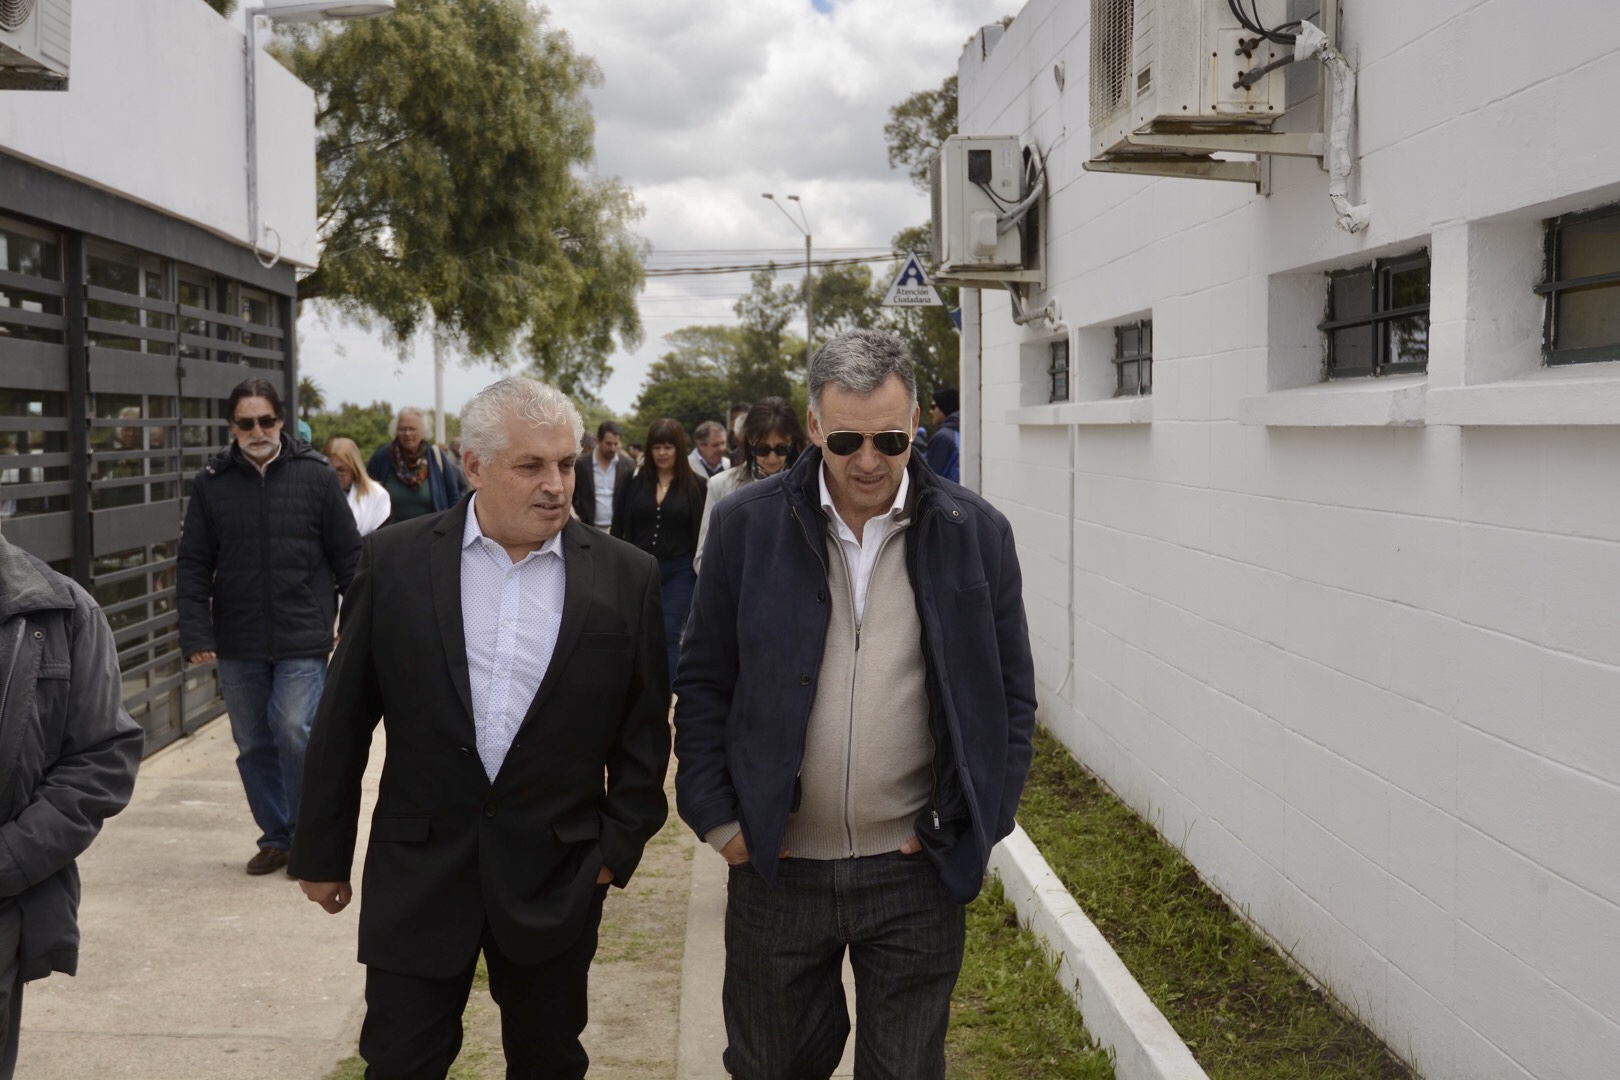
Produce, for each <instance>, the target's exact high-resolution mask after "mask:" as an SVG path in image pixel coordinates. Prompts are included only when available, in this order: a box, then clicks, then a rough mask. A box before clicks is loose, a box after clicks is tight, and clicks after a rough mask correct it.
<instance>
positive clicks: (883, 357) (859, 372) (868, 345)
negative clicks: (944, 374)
mask: <svg viewBox="0 0 1620 1080" xmlns="http://www.w3.org/2000/svg"><path fill="white" fill-rule="evenodd" d="M890 375H898V376H899V377H900V381H901V382H902V383H904V384H905V387H906V396H907V397H909V398H910V399H911V404H912V406H915V405H916V404H917V371H916V368H915V367H914V366H913V365H912V362H911V350H910V349H908V348H907V347H906V343H905V342H904V341H902V340H900V338H899V337H898V336H896V335H894V334H890V333H887V332H886V331H883V330H851V331H849V332H848V333H844V334H839V335H838V336H837V337H835V338H833V339H832V340H831V341H829V342H827V344H825V345H823V346H822V347H821V348H819V349H817V350H816V355H815V356H814V357H813V358H812V359H811V361H810V408H811V409H813V410H815V414H816V416H817V417H818V418H819V417H820V416H821V391H822V388H823V387H825V386H826V385H827V384H828V383H831V384H832V385H834V386H836V387H838V388H839V389H840V390H847V391H849V392H850V393H854V394H870V393H871V392H872V391H874V390H876V389H877V388H878V387H879V386H882V385H883V383H884V382H886V381H887V380H888V378H889V376H890Z"/></svg>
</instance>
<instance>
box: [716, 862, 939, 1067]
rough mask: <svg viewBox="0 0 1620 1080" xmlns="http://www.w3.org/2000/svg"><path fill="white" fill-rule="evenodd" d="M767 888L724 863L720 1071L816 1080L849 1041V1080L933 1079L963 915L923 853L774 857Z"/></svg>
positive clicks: (748, 871)
mask: <svg viewBox="0 0 1620 1080" xmlns="http://www.w3.org/2000/svg"><path fill="white" fill-rule="evenodd" d="M778 865H779V867H780V869H779V877H778V879H777V884H776V887H775V888H772V887H770V886H767V885H766V884H765V881H764V879H763V878H761V877H760V876H759V873H758V872H757V871H755V870H754V868H753V867H752V866H749V865H746V864H745V865H743V866H734V867H732V868H731V878H730V881H729V883H728V885H727V895H726V981H725V991H724V996H723V1004H724V1007H725V1016H726V1038H727V1040H728V1042H729V1043H730V1045H729V1046H727V1047H726V1053H725V1065H726V1069H727V1070H728V1071H729V1072H730V1073H731V1075H732V1076H734V1077H739V1078H742V1080H800V1078H803V1080H810V1078H812V1077H813V1078H815V1080H825V1078H826V1077H828V1076H831V1075H832V1071H833V1070H834V1069H835V1068H837V1067H838V1060H839V1058H840V1057H842V1056H843V1053H844V1042H845V1040H847V1039H848V1038H849V1010H848V1008H847V1006H846V1004H845V1002H844V986H843V980H842V969H843V961H844V950H845V949H846V948H847V949H848V950H849V959H850V966H851V967H852V968H854V971H855V1017H856V1024H855V1029H856V1030H855V1076H856V1077H857V1078H859V1080H884V1078H889V1077H894V1078H897V1080H899V1078H904V1080H928V1078H940V1077H943V1076H944V1075H945V1028H946V1026H947V1024H948V1023H949V1020H950V1013H951V991H952V990H953V989H954V988H955V986H956V976H957V973H958V972H959V971H960V970H961V967H962V943H963V937H964V933H965V923H964V909H963V908H962V905H960V904H958V903H956V902H955V901H953V900H952V899H951V898H950V897H949V896H947V895H946V894H945V890H944V888H943V887H942V886H941V885H940V883H939V875H938V874H937V873H936V872H935V870H934V868H933V865H932V864H930V863H929V861H928V858H927V856H925V855H901V854H900V853H899V852H893V853H891V854H888V855H874V856H870V857H868V858H863V859H834V860H826V861H822V860H814V859H783V860H782V861H781V862H780V863H779V864H778Z"/></svg>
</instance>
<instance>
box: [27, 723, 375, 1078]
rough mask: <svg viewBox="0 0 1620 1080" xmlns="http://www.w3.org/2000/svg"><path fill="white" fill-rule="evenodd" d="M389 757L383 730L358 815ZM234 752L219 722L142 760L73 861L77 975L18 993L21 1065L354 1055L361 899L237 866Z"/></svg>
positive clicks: (313, 1065) (176, 1067) (164, 1070)
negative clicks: (77, 891)
mask: <svg viewBox="0 0 1620 1080" xmlns="http://www.w3.org/2000/svg"><path fill="white" fill-rule="evenodd" d="M382 757H383V754H382V745H381V734H380V731H379V739H378V745H377V748H376V749H375V751H374V752H373V755H372V763H371V769H370V770H369V771H368V773H367V777H366V782H365V788H364V791H365V794H364V801H363V803H362V813H363V814H369V813H370V811H371V806H372V805H373V803H374V801H375V795H376V783H377V777H378V775H379V774H380V772H381V763H382ZM235 762H236V747H235V745H234V744H233V743H232V741H231V737H230V730H229V726H228V725H227V723H226V722H225V721H223V720H217V721H215V722H213V723H211V724H209V725H207V726H206V727H204V728H203V729H202V730H201V731H199V732H198V733H197V734H195V735H193V736H192V737H190V738H188V739H185V740H183V741H181V742H179V743H177V744H175V745H174V746H171V747H168V748H166V749H164V750H163V751H161V752H160V753H158V754H156V755H154V756H153V757H152V758H150V759H148V760H147V761H146V762H145V763H144V764H143V766H142V768H141V775H140V779H139V780H138V781H137V783H136V787H135V797H134V799H133V800H132V801H131V803H130V806H129V807H128V808H127V809H126V810H125V811H124V812H123V813H122V814H121V815H119V816H118V817H116V818H113V819H112V820H111V821H109V822H108V823H107V826H106V828H105V829H104V830H103V831H102V834H101V836H100V837H99V838H98V839H97V841H96V843H95V844H94V845H93V846H92V847H91V849H90V851H89V852H88V853H87V854H86V855H85V857H84V858H82V859H81V860H80V862H79V868H80V872H81V874H82V877H83V881H84V899H83V902H82V904H81V906H80V912H79V919H80V927H81V932H82V934H83V946H82V949H81V956H80V963H79V971H80V974H79V976H78V977H77V978H67V977H64V976H61V975H54V976H52V977H51V978H49V979H46V980H43V981H41V982H36V983H30V984H29V986H28V988H27V991H26V993H25V995H24V1004H23V1023H22V1039H21V1053H20V1060H19V1062H18V1069H17V1073H18V1075H19V1076H28V1077H38V1078H41V1080H57V1078H62V1080H68V1078H72V1080H78V1078H82V1077H86V1076H117V1077H131V1078H140V1080H144V1078H150V1080H189V1078H193V1077H195V1078H198V1080H237V1078H240V1080H260V1078H262V1080H288V1078H293V1077H312V1078H314V1077H320V1076H324V1075H325V1074H326V1072H327V1071H329V1070H330V1069H331V1067H332V1066H333V1065H334V1064H336V1062H338V1061H339V1060H341V1059H342V1058H344V1057H346V1056H348V1055H349V1054H351V1053H353V1048H354V1041H355V1037H356V1035H357V1033H358V1031H359V1024H360V1018H361V1002H362V998H363V993H364V985H365V973H364V969H363V968H361V967H360V965H359V964H357V963H355V912H356V908H357V906H358V905H352V906H351V907H350V908H349V910H348V911H347V912H345V913H344V914H342V915H337V916H329V915H326V914H325V913H324V912H322V911H321V910H320V909H319V908H317V907H316V906H315V905H314V904H311V903H309V902H308V901H307V900H305V899H304V897H303V894H302V893H301V892H300V891H299V889H298V886H297V884H296V883H295V882H293V881H292V880H290V879H289V878H287V877H286V876H285V875H283V874H280V873H276V874H269V875H266V876H264V877H249V876H248V875H247V874H246V873H244V872H243V869H242V868H243V865H244V864H245V863H246V862H247V860H248V858H249V857H251V856H252V854H253V852H254V841H255V839H256V838H257V836H258V830H257V829H256V828H255V827H254V825H253V819H252V817H251V816H250V815H249V814H248V810H247V803H246V800H245V799H244V797H243V795H242V786H241V782H240V780H239V779H238V778H237V773H236V764H235ZM364 835H365V830H363V829H362V830H361V836H362V839H361V850H360V851H359V852H358V853H357V856H356V863H355V865H356V866H357V867H358V866H359V865H360V859H363V858H364V843H365V841H364Z"/></svg>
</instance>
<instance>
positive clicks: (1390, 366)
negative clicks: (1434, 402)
mask: <svg viewBox="0 0 1620 1080" xmlns="http://www.w3.org/2000/svg"><path fill="white" fill-rule="evenodd" d="M1317 328H1318V329H1320V330H1322V331H1323V332H1324V333H1326V334H1327V336H1328V378H1330V379H1344V378H1354V377H1356V376H1362V375H1396V374H1401V373H1403V372H1414V371H1426V370H1428V367H1429V253H1428V251H1426V250H1425V251H1420V252H1417V253H1416V254H1413V255H1401V256H1399V257H1397V258H1393V259H1380V260H1378V261H1377V262H1375V263H1373V264H1372V265H1371V266H1358V267H1356V268H1355V269H1353V270H1339V271H1337V272H1335V273H1332V274H1329V275H1328V315H1327V319H1326V320H1325V321H1324V322H1322V323H1319V324H1318V326H1317Z"/></svg>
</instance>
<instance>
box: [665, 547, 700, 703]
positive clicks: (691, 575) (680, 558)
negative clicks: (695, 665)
mask: <svg viewBox="0 0 1620 1080" xmlns="http://www.w3.org/2000/svg"><path fill="white" fill-rule="evenodd" d="M658 578H659V583H660V585H661V588H660V590H659V593H660V599H662V600H663V602H664V649H665V651H666V652H667V653H668V655H669V681H670V684H671V685H674V683H675V665H676V663H677V662H678V661H679V660H680V658H681V631H682V630H683V629H685V627H686V614H687V612H689V611H691V610H692V589H693V588H694V587H695V586H696V585H697V571H696V570H693V569H692V556H690V555H677V556H675V557H674V558H673V559H659V560H658Z"/></svg>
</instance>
